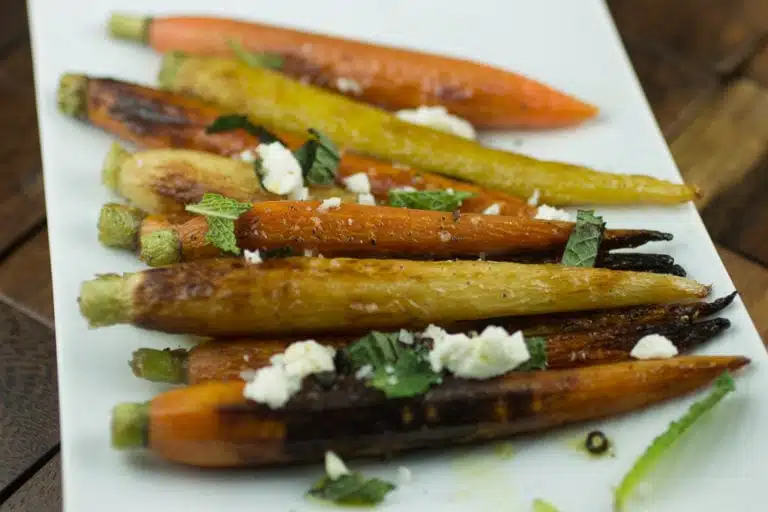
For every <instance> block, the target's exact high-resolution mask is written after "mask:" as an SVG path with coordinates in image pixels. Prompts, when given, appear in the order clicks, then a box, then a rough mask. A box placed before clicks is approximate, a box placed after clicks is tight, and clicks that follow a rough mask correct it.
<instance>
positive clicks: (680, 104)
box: [625, 39, 717, 139]
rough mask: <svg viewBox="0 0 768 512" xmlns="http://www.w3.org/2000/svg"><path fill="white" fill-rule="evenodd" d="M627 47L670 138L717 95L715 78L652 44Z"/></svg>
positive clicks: (627, 43) (635, 43)
mask: <svg viewBox="0 0 768 512" xmlns="http://www.w3.org/2000/svg"><path fill="white" fill-rule="evenodd" d="M625 46H626V48H627V53H628V54H629V56H630V59H631V60H632V66H633V67H634V68H635V72H636V73H637V76H638V78H639V79H640V83H641V84H642V86H643V90H644V91H645V95H646V96H647V98H648V102H649V103H650V104H651V107H652V108H653V113H654V115H655V116H656V121H657V122H658V123H659V126H660V127H661V129H662V130H663V132H664V135H665V136H666V137H667V139H670V138H672V137H674V136H675V135H677V134H678V132H679V131H680V129H681V128H682V127H684V126H686V125H687V124H688V123H689V122H690V120H691V117H692V116H693V115H694V114H695V113H696V112H697V111H698V110H699V109H700V108H702V107H703V106H704V105H706V103H707V101H708V100H709V99H710V98H711V97H712V96H713V95H714V94H715V91H716V90H717V80H716V79H715V75H714V74H710V73H705V72H703V71H701V70H699V69H697V68H695V67H693V66H690V65H689V64H687V63H686V62H684V61H682V60H680V59H679V58H677V57H676V56H674V55H671V54H669V53H668V52H666V51H664V49H662V48H661V47H659V46H658V45H656V44H653V43H650V42H644V41H640V40H637V39H628V40H627V41H625Z"/></svg>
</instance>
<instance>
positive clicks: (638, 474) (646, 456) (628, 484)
mask: <svg viewBox="0 0 768 512" xmlns="http://www.w3.org/2000/svg"><path fill="white" fill-rule="evenodd" d="M735 388H736V387H735V385H734V382H733V378H732V377H731V375H730V373H729V372H725V373H724V374H723V375H721V376H720V377H718V378H717V380H716V381H715V385H714V388H713V389H712V391H711V392H710V393H709V395H708V396H706V397H704V398H703V399H701V400H699V401H697V402H695V403H694V404H693V405H691V407H690V408H689V409H688V411H687V412H686V413H685V415H683V416H682V417H681V418H680V419H678V420H677V421H673V422H672V423H670V425H669V427H667V429H666V430H665V431H664V432H663V433H662V434H661V435H659V436H657V437H656V438H655V439H654V440H653V442H651V444H650V445H649V446H648V448H646V449H645V452H643V454H642V455H641V456H640V457H639V458H638V459H637V460H636V461H635V464H634V465H633V466H632V468H631V469H630V470H629V471H628V472H627V474H626V475H624V478H623V479H622V480H621V483H620V484H619V486H618V487H617V488H616V492H615V494H614V510H615V511H617V512H620V511H622V510H624V506H625V505H626V503H627V500H628V499H629V498H630V496H631V495H632V491H634V490H635V487H637V486H638V485H639V484H640V482H641V481H642V480H643V479H644V478H645V476H646V475H647V474H648V473H649V472H650V471H651V470H652V469H653V468H654V466H655V465H656V463H657V462H658V461H659V459H660V458H661V457H662V456H663V455H664V453H666V452H667V450H669V449H670V448H671V447H672V446H673V445H674V444H675V442H677V440H678V439H680V438H681V437H682V436H683V434H685V432H686V431H687V430H688V429H689V428H691V426H692V425H693V424H694V423H695V422H696V420H698V419H699V418H700V417H701V416H702V415H703V414H704V413H706V412H707V411H709V410H710V409H712V408H713V407H715V406H716V405H717V404H718V403H719V402H720V400H722V399H723V398H724V397H725V396H726V395H727V394H729V393H731V392H732V391H733V390H734V389H735Z"/></svg>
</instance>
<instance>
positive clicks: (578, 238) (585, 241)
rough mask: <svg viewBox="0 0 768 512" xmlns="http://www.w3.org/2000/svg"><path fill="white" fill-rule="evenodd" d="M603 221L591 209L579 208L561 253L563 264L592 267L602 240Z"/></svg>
mask: <svg viewBox="0 0 768 512" xmlns="http://www.w3.org/2000/svg"><path fill="white" fill-rule="evenodd" d="M604 232H605V222H603V218H602V217H599V216H597V215H595V214H594V212H593V211H592V210H579V211H578V213H577V214H576V225H575V226H574V227H573V231H572V232H571V236H570V237H569V238H568V243H567V244H566V245H565V252H564V253H563V261H562V263H563V265H568V266H570V267H592V266H594V265H595V260H597V252H598V250H599V249H600V244H601V242H602V241H603V233H604Z"/></svg>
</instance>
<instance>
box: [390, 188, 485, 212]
mask: <svg viewBox="0 0 768 512" xmlns="http://www.w3.org/2000/svg"><path fill="white" fill-rule="evenodd" d="M473 195H474V194H472V193H471V192H462V191H455V192H453V193H451V192H448V191H446V190H417V191H407V190H390V191H389V205H390V206H399V207H401V208H412V209H414V210H434V211H440V212H452V211H454V210H456V209H457V208H459V207H460V206H461V203H463V202H464V200H465V199H467V198H470V197H472V196H473Z"/></svg>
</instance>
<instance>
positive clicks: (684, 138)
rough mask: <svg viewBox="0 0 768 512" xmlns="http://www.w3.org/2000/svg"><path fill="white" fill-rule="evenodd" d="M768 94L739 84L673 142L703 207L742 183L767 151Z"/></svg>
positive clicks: (746, 82) (749, 83)
mask: <svg viewBox="0 0 768 512" xmlns="http://www.w3.org/2000/svg"><path fill="white" fill-rule="evenodd" d="M766 119H768V91H766V90H765V89H763V88H762V87H760V86H759V85H758V84H757V83H755V82H754V81H753V80H747V79H741V80H738V81H737V82H735V83H733V84H732V85H730V86H729V87H728V88H726V89H724V90H723V91H722V93H721V94H719V95H718V96H717V97H716V98H714V99H713V101H711V102H710V103H709V104H708V105H707V106H705V107H704V108H703V109H702V110H701V111H700V112H699V114H698V115H697V116H696V118H695V119H694V120H693V121H692V122H691V124H690V125H689V126H688V127H687V128H686V129H685V130H684V131H683V132H682V133H681V134H680V135H679V136H678V137H677V138H675V140H674V141H672V143H671V150H672V154H673V155H674V157H675V160H676V162H677V165H678V166H679V167H680V171H681V172H682V173H683V176H684V177H685V179H686V181H687V182H688V183H689V184H691V185H694V186H697V187H699V189H700V192H701V196H700V197H699V199H698V200H697V201H696V205H697V206H698V207H699V208H703V207H704V206H706V205H707V204H708V203H709V202H710V201H711V200H712V199H713V198H714V197H715V196H716V195H717V194H718V193H719V192H721V191H723V190H725V189H727V188H728V187H729V186H730V185H731V184H733V183H738V182H740V181H741V180H742V179H743V178H744V176H746V175H747V173H748V172H749V171H750V170H751V169H752V168H754V167H755V166H756V165H757V163H758V162H759V161H760V160H761V159H762V157H763V155H764V154H765V152H766V149H767V148H768V122H766Z"/></svg>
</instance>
